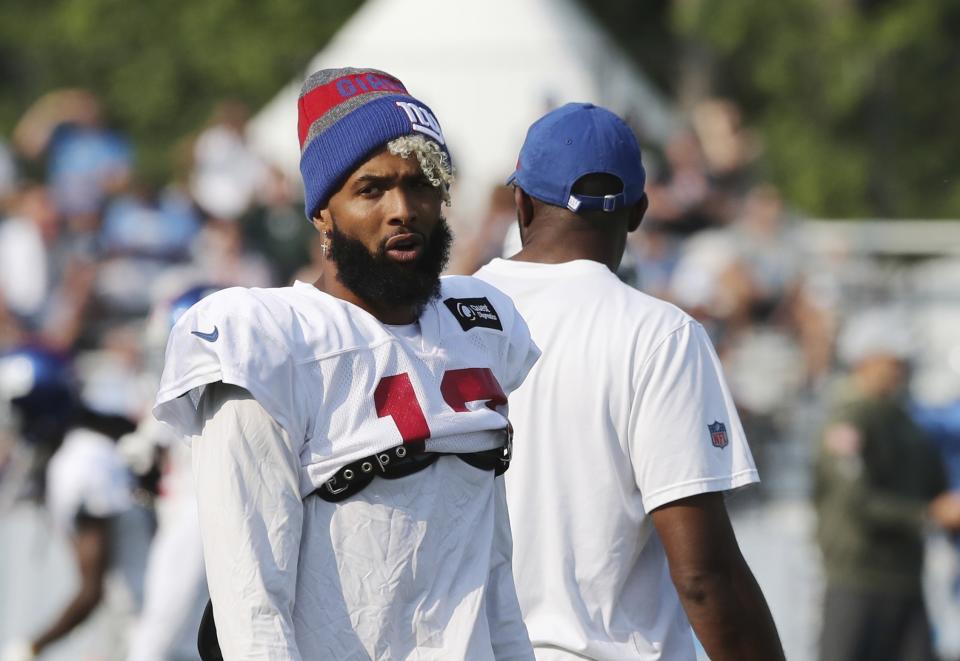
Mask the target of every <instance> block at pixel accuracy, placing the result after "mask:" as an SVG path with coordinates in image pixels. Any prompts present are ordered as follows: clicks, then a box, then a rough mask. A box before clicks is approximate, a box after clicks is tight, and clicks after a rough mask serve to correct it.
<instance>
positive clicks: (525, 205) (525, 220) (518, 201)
mask: <svg viewBox="0 0 960 661" xmlns="http://www.w3.org/2000/svg"><path fill="white" fill-rule="evenodd" d="M513 203H514V205H516V207H517V222H519V223H520V227H530V223H532V222H533V200H532V199H531V198H530V196H529V195H527V194H526V193H525V192H524V190H523V189H522V188H520V187H519V186H515V187H514V189H513Z"/></svg>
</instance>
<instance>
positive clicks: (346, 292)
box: [313, 273, 421, 326]
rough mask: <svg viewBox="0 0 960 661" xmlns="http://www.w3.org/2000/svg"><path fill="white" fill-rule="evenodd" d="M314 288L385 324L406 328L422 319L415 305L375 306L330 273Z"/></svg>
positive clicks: (322, 276) (323, 276) (321, 277)
mask: <svg viewBox="0 0 960 661" xmlns="http://www.w3.org/2000/svg"><path fill="white" fill-rule="evenodd" d="M313 286H314V287H316V288H317V289H319V290H320V291H322V292H326V293H327V294H330V295H331V296H334V297H336V298H339V299H341V300H344V301H346V302H348V303H351V304H353V305H356V306H357V307H358V308H360V309H361V310H364V311H366V312H368V313H370V314H371V315H373V316H374V317H376V319H377V321H379V322H380V323H383V324H389V325H390V326H404V325H406V324H412V323H414V322H415V321H416V320H417V319H418V318H419V317H420V312H421V310H419V309H417V307H416V306H413V305H386V304H384V305H374V304H372V303H370V302H369V301H367V300H365V299H363V298H360V297H359V296H357V295H356V294H355V293H354V292H353V290H351V289H349V288H348V287H346V286H345V285H343V284H342V283H341V282H340V281H339V280H337V279H336V277H332V276H330V274H328V273H324V274H323V275H321V276H320V279H319V280H317V281H316V282H314V283H313Z"/></svg>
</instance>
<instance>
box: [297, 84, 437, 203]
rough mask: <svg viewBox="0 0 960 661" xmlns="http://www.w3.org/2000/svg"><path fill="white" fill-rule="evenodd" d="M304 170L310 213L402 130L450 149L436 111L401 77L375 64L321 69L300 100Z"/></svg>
mask: <svg viewBox="0 0 960 661" xmlns="http://www.w3.org/2000/svg"><path fill="white" fill-rule="evenodd" d="M297 109H298V111H299V121H298V126H297V132H298V134H299V137H300V174H301V175H302V176H303V188H304V198H305V199H304V206H305V211H306V214H307V218H313V217H315V216H316V212H317V211H318V210H319V209H322V208H323V207H325V206H326V204H327V201H328V200H329V199H330V196H331V195H333V194H334V193H335V192H336V191H337V190H338V189H339V187H340V186H341V185H342V184H343V182H344V181H345V180H346V178H347V177H348V176H350V173H351V172H353V171H354V170H355V169H356V168H357V167H358V166H359V165H360V164H361V163H363V161H364V160H366V158H367V157H368V156H369V155H370V154H371V153H373V152H374V151H376V150H378V149H380V148H382V147H383V146H384V145H386V144H387V143H388V142H390V141H391V140H393V139H395V138H399V137H400V136H404V135H423V136H425V137H426V138H428V139H430V140H433V141H434V142H436V143H437V144H438V145H439V146H440V148H441V149H442V150H443V151H444V152H446V153H447V158H448V159H449V158H450V153H449V152H448V151H447V146H446V142H445V141H444V138H443V132H442V131H441V130H440V124H439V123H438V122H437V119H436V117H435V116H434V115H433V113H432V112H431V111H430V108H428V107H427V106H426V104H424V103H423V102H422V101H418V100H417V99H415V98H414V97H412V96H410V94H409V93H408V92H407V89H406V88H405V87H404V86H403V83H401V82H400V81H399V80H397V79H396V78H394V77H393V76H391V75H390V74H388V73H384V72H383V71H377V70H376V69H354V68H344V69H323V70H321V71H317V72H316V73H314V74H312V75H311V76H310V77H309V78H307V80H306V82H305V83H304V84H303V89H301V90H300V99H299V101H298V102H297Z"/></svg>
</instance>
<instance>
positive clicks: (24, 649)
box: [0, 640, 37, 661]
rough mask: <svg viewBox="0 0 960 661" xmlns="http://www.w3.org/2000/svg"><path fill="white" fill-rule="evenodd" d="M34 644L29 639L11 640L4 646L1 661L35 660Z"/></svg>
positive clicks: (0, 654)
mask: <svg viewBox="0 0 960 661" xmlns="http://www.w3.org/2000/svg"><path fill="white" fill-rule="evenodd" d="M36 658H37V655H36V654H34V653H33V645H32V644H31V643H30V641H28V640H11V641H10V642H8V643H7V644H6V645H4V646H3V651H2V652H0V661H34V660H35V659H36Z"/></svg>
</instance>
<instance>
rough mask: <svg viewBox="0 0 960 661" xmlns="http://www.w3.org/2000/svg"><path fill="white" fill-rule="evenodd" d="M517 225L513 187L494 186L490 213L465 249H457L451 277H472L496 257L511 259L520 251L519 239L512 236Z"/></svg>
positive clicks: (466, 243)
mask: <svg viewBox="0 0 960 661" xmlns="http://www.w3.org/2000/svg"><path fill="white" fill-rule="evenodd" d="M516 223H517V212H516V210H515V208H514V206H513V187H512V186H494V187H493V188H492V189H491V190H490V198H489V202H488V203H487V211H486V213H485V214H484V216H483V219H482V220H481V221H480V228H479V229H478V230H477V232H476V233H475V234H474V235H473V236H472V237H470V239H469V240H468V241H467V242H465V245H463V246H462V247H460V248H458V249H457V252H456V254H455V255H454V260H453V263H452V264H451V267H450V269H449V270H450V271H451V272H452V273H467V274H471V273H474V272H475V271H476V270H477V269H478V268H480V267H481V266H483V265H484V264H486V263H487V262H489V261H490V260H491V259H493V258H494V257H501V256H503V257H509V256H511V255H512V254H513V253H514V252H516V250H519V248H520V237H519V235H518V234H516V233H515V232H510V230H511V229H514V226H515V225H516ZM508 233H509V234H510V237H509V240H508ZM514 234H516V236H513V235H514ZM514 246H515V247H516V250H514Z"/></svg>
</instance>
